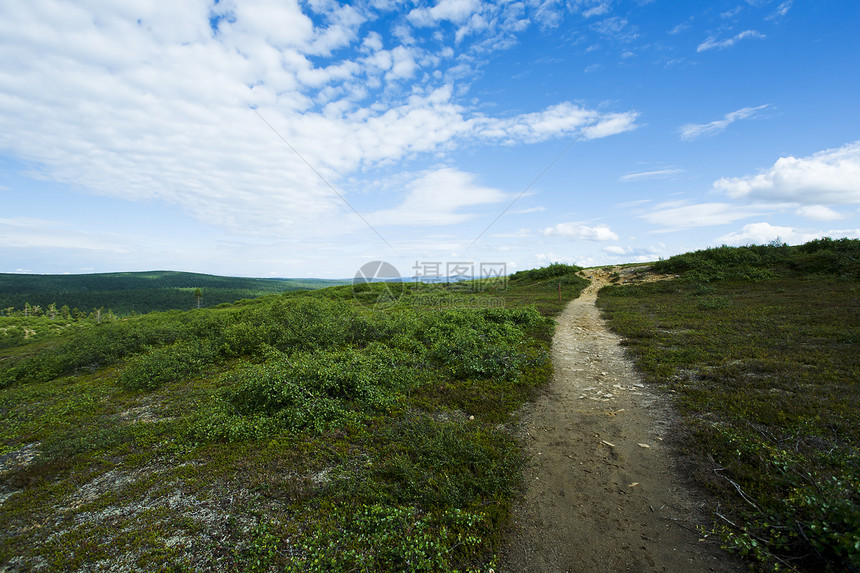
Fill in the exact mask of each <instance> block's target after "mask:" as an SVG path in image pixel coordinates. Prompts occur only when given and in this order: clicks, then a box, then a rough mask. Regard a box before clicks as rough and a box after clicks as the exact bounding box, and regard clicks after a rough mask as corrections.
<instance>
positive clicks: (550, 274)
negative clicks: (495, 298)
mask: <svg viewBox="0 0 860 573" xmlns="http://www.w3.org/2000/svg"><path fill="white" fill-rule="evenodd" d="M581 270H582V267H578V266H576V265H566V264H564V263H552V264H550V265H548V266H546V267H542V268H539V269H530V270H527V271H517V272H515V273H514V274H512V275H511V276H510V277H508V278H509V279H510V280H512V281H523V280H525V281H541V280H546V279H552V278H556V277H564V276H567V275H572V274H575V273H577V272H579V271H581Z"/></svg>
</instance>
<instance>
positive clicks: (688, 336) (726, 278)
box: [598, 240, 860, 571]
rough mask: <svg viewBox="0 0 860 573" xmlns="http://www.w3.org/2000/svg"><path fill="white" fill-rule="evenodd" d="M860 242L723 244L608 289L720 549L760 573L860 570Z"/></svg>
mask: <svg viewBox="0 0 860 573" xmlns="http://www.w3.org/2000/svg"><path fill="white" fill-rule="evenodd" d="M858 255H860V241H856V240H853V241H851V240H842V241H830V240H822V241H814V242H812V243H808V244H806V245H802V246H799V247H788V246H785V245H770V246H756V247H743V248H738V249H732V248H729V247H722V248H720V249H710V250H708V251H699V252H697V253H690V254H687V255H682V256H680V257H677V258H674V257H673V259H669V260H668V261H663V262H661V263H658V264H657V265H655V268H659V270H660V271H662V272H667V271H668V272H675V273H679V274H680V277H679V279H678V280H673V281H665V282H661V283H654V284H645V285H638V286H614V287H608V288H606V289H603V290H601V293H600V297H599V299H598V303H599V304H600V306H601V307H602V308H603V310H604V312H605V315H606V316H607V317H608V318H609V320H610V323H611V325H612V327H613V328H614V329H615V330H617V331H618V332H619V333H620V334H621V335H622V336H624V337H625V340H626V344H627V345H628V347H629V349H630V351H631V352H632V354H633V356H634V357H635V359H636V361H637V364H638V365H639V367H640V368H641V369H642V371H643V372H644V373H645V375H646V377H647V379H648V380H650V381H651V382H652V383H655V384H659V385H662V386H664V387H665V388H667V389H669V390H670V391H671V392H672V393H673V395H674V397H675V403H676V405H677V407H678V409H679V411H680V413H681V414H682V417H683V424H684V427H685V432H686V434H685V437H684V440H685V442H684V448H685V449H686V451H687V452H688V453H689V454H690V455H691V456H692V458H693V459H694V460H696V461H695V465H696V466H697V468H698V469H697V478H698V479H699V480H700V482H701V483H702V484H704V485H706V486H707V487H708V488H710V489H711V490H712V491H714V492H715V493H716V495H717V496H718V499H719V500H720V506H719V507H718V508H715V514H714V515H715V520H716V527H717V529H718V530H719V531H720V533H721V534H722V536H723V540H724V542H725V544H726V546H727V547H728V548H730V549H733V550H736V551H738V552H740V553H741V554H744V555H746V556H748V557H749V558H751V559H752V560H753V561H754V562H756V563H758V564H759V567H761V568H762V569H765V570H776V569H780V568H782V569H785V568H796V569H799V570H806V571H858V570H860V494H858V492H860V408H858V406H860V351H858V350H860V349H859V348H858V345H860V296H858V287H860V283H858V280H857V275H856V272H857V271H856V269H857V261H858V258H859V257H858Z"/></svg>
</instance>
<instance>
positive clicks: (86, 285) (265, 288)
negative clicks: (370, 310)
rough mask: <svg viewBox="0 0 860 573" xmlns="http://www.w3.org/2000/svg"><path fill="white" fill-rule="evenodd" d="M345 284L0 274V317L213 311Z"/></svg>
mask: <svg viewBox="0 0 860 573" xmlns="http://www.w3.org/2000/svg"><path fill="white" fill-rule="evenodd" d="M345 282H346V281H334V280H323V279H261V278H241V277H222V276H215V275H206V274H198V273H184V272H175V271H148V272H128V273H98V274H82V275H30V274H8V273H4V274H0V312H2V313H4V314H7V313H8V309H10V308H12V309H14V311H23V310H24V308H25V305H26V304H29V305H30V306H31V307H36V306H39V307H41V309H42V310H43V311H44V310H47V309H48V308H49V306H50V305H51V304H54V305H55V306H56V308H57V309H60V308H62V307H63V306H66V307H68V308H69V309H70V310H72V309H76V308H77V309H79V310H80V311H83V312H85V313H89V312H90V311H92V310H93V309H96V308H102V309H105V310H107V309H110V310H112V311H113V313H114V314H116V315H119V316H125V315H129V314H132V313H137V314H143V313H147V312H151V311H164V310H174V309H177V310H187V309H192V308H196V307H197V299H196V297H195V296H194V295H195V292H196V290H197V289H200V291H201V294H202V297H201V299H200V304H201V307H214V306H217V305H219V304H222V303H225V302H227V303H229V302H234V301H236V300H239V299H244V298H256V297H258V296H263V295H266V294H276V293H282V292H289V291H296V290H312V289H318V288H324V287H328V286H332V285H338V284H345Z"/></svg>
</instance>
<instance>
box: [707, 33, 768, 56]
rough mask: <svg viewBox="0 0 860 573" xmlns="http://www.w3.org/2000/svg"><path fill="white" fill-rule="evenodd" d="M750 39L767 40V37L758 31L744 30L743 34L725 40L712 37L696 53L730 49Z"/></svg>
mask: <svg viewBox="0 0 860 573" xmlns="http://www.w3.org/2000/svg"><path fill="white" fill-rule="evenodd" d="M748 38H753V39H763V38H765V35H764V34H762V33H761V32H757V31H756V30H744V31H743V32H740V33H739V34H736V35H734V36H732V37H731V38H727V39H725V40H717V38H716V36H710V37H709V38H708V39H707V40H705V41H704V42H702V43H701V44H699V46H698V47H697V48H696V51H697V52H705V51H707V50H722V49H723V48H730V47H732V46H734V45H735V44H737V43H738V42H740V41H741V40H746V39H748Z"/></svg>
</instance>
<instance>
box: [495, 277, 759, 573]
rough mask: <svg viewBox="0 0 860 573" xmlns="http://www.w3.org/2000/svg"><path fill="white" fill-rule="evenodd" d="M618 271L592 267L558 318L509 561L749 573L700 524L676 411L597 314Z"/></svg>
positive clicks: (527, 429) (528, 434) (548, 568)
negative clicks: (676, 446)
mask: <svg viewBox="0 0 860 573" xmlns="http://www.w3.org/2000/svg"><path fill="white" fill-rule="evenodd" d="M614 270H617V271H619V272H620V273H621V275H622V280H625V279H632V278H633V277H634V276H638V274H637V273H636V272H635V269H629V268H628V269H614ZM611 272H613V270H604V269H601V270H597V269H595V270H588V271H585V274H586V275H590V276H591V277H592V284H591V286H589V287H588V288H587V289H586V290H585V291H584V292H583V293H582V296H580V297H579V298H578V299H576V300H574V301H573V302H571V303H570V305H569V306H568V307H567V308H566V309H565V310H564V312H563V313H562V314H561V315H560V316H559V317H558V319H557V320H558V327H557V329H556V334H555V337H554V339H553V347H552V357H553V364H554V367H555V376H554V379H553V381H552V383H551V384H550V386H549V387H548V388H547V389H546V390H545V391H544V393H543V395H542V396H541V397H540V398H539V399H538V400H537V402H536V403H535V404H534V405H533V406H531V407H530V409H529V411H527V412H526V414H525V416H524V422H523V428H522V431H523V436H524V438H525V439H526V441H527V449H528V454H529V455H530V457H531V462H532V463H531V464H530V465H529V467H528V469H527V470H526V492H525V494H524V496H523V497H522V498H521V499H520V500H519V502H518V503H517V504H516V505H515V507H514V515H513V522H514V525H513V527H514V531H513V534H512V535H511V538H510V541H509V543H508V545H507V546H506V547H505V548H504V550H503V553H502V559H501V563H500V569H501V570H502V571H505V572H531V571H535V572H541V573H551V572H580V571H582V572H586V571H587V572H598V571H613V572H616V571H618V572H621V571H624V572H628V571H629V572H640V571H642V572H645V571H648V572H651V571H671V572H684V573H686V572H694V571H720V572H724V571H740V570H744V568H743V566H742V564H740V563H739V561H738V560H737V559H735V558H734V557H732V556H729V555H728V554H726V553H725V552H723V551H722V550H721V549H720V548H719V543H718V539H715V538H714V537H713V536H706V535H705V534H703V533H702V532H701V531H700V530H698V529H697V526H698V525H705V526H707V525H710V522H709V520H708V518H707V516H706V515H705V513H704V511H703V506H704V504H703V502H702V501H701V500H700V499H698V496H697V495H696V494H695V493H694V490H693V489H692V486H691V484H690V483H689V482H688V480H686V478H685V476H684V475H683V474H682V470H681V467H680V463H679V462H678V457H677V454H676V453H675V452H674V451H673V447H672V446H671V445H670V444H669V435H668V433H669V432H671V431H672V428H673V423H672V420H673V417H672V413H671V409H670V408H669V407H668V405H667V402H666V400H665V398H663V397H661V396H659V395H658V394H656V393H655V392H653V391H651V390H649V389H648V388H646V387H645V386H644V385H643V384H642V383H641V382H640V380H639V378H638V376H637V374H636V371H635V370H634V367H633V365H632V363H631V362H630V361H629V360H628V359H627V358H626V357H625V355H624V352H623V349H622V347H621V346H620V339H619V338H618V337H617V336H616V335H615V334H613V333H612V332H610V331H609V329H608V328H607V326H606V324H605V323H604V321H603V320H602V319H601V318H600V314H599V311H598V309H597V307H596V306H595V300H596V299H597V291H598V290H599V289H600V288H601V287H602V286H603V285H605V284H609V280H610V274H611Z"/></svg>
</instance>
